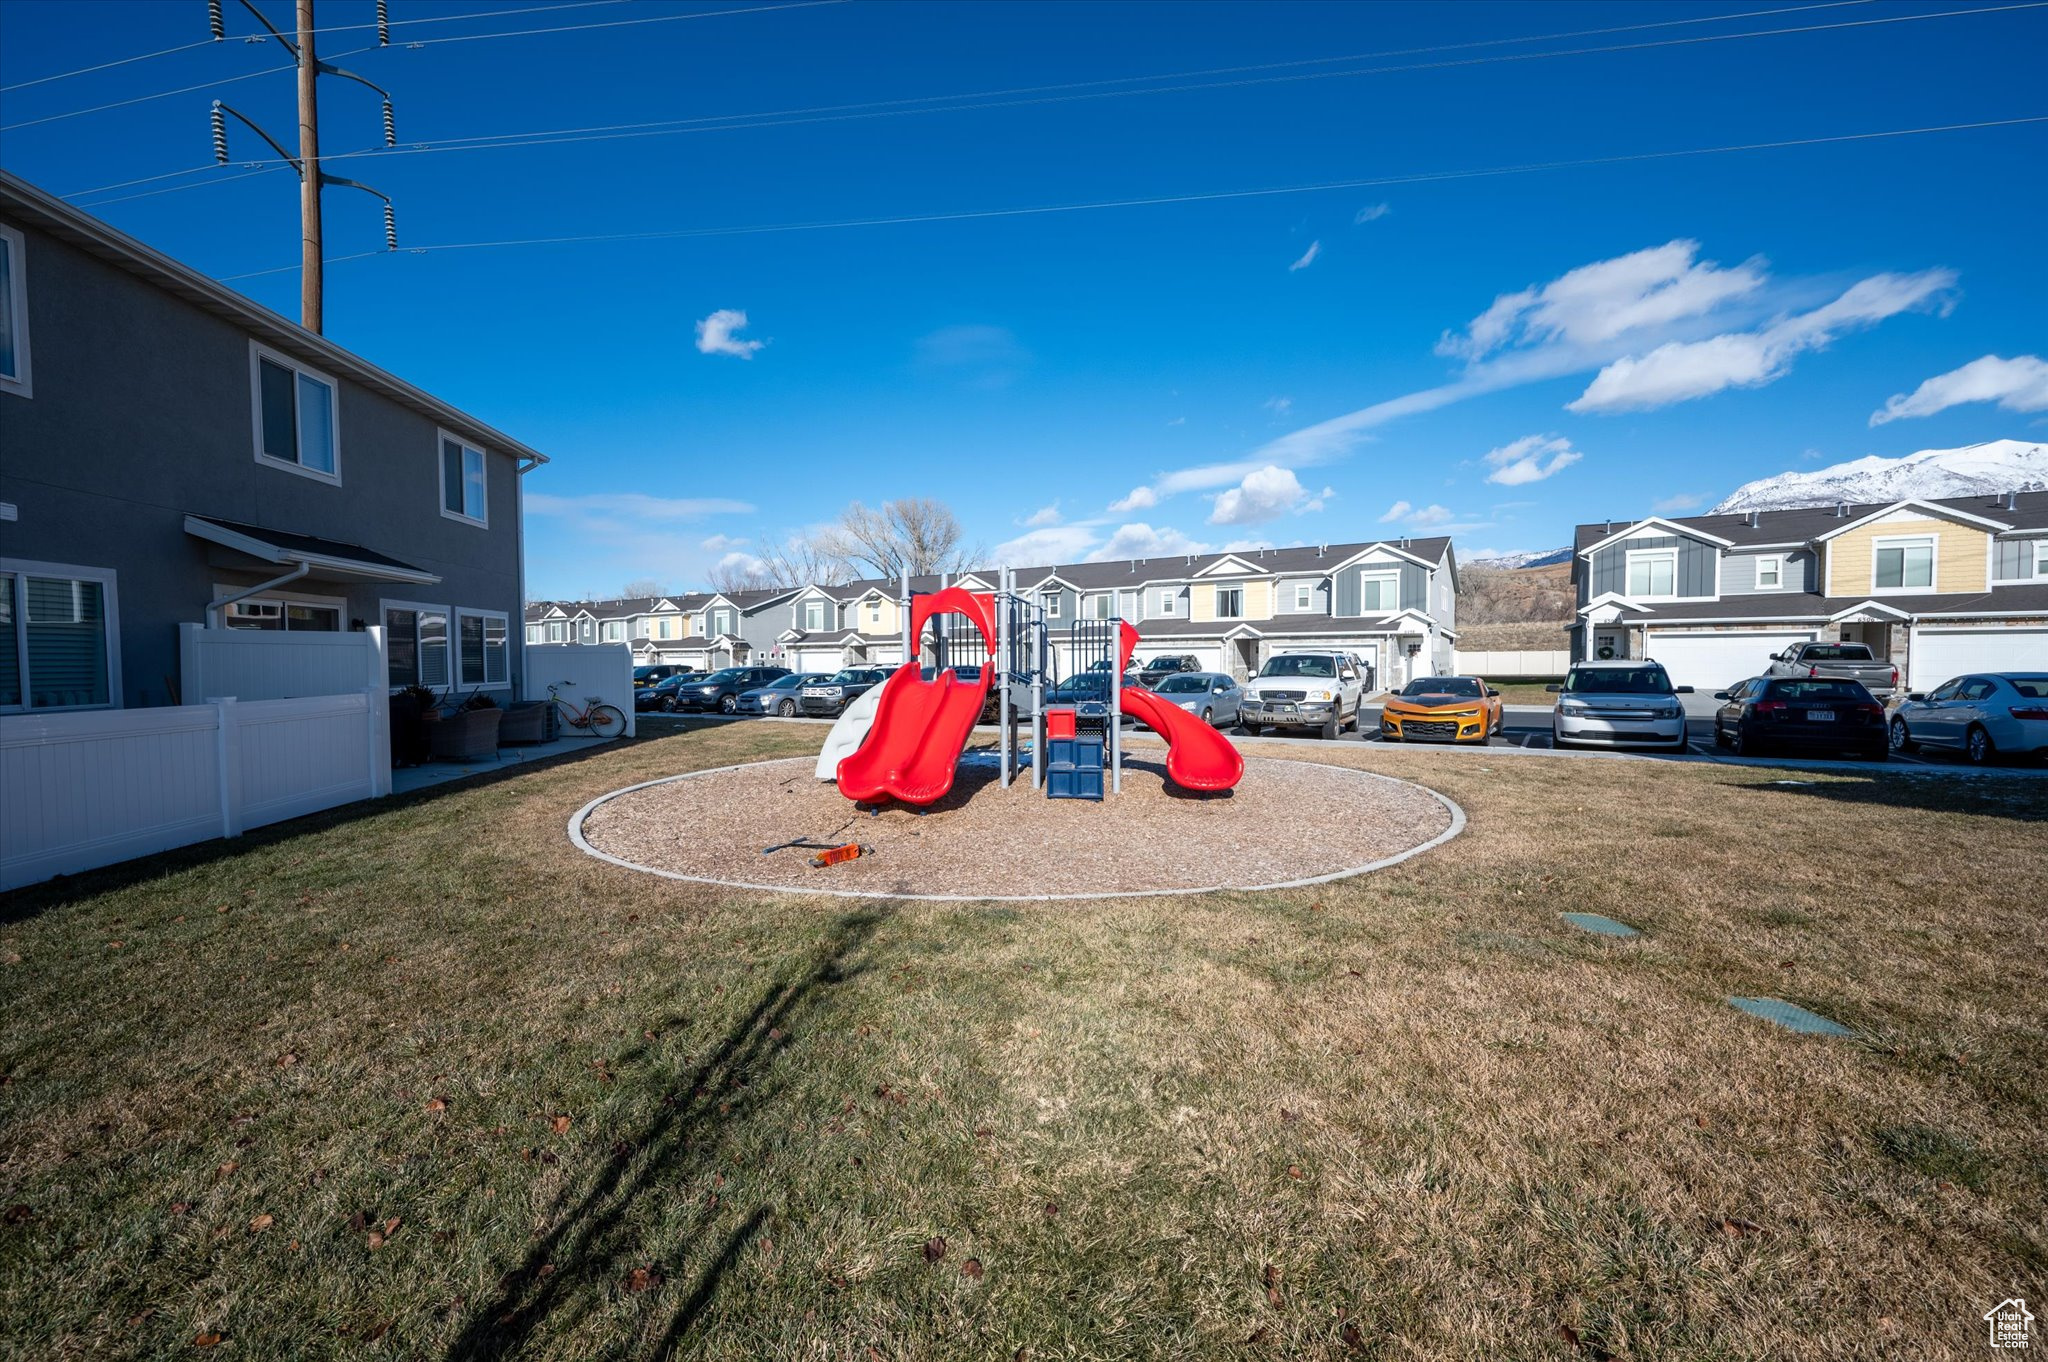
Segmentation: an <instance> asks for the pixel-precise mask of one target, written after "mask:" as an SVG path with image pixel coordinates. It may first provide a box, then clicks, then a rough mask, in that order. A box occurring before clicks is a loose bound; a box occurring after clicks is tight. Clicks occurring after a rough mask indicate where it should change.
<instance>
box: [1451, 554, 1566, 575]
mask: <svg viewBox="0 0 2048 1362" xmlns="http://www.w3.org/2000/svg"><path fill="white" fill-rule="evenodd" d="M1571 556H1572V551H1571V550H1570V549H1539V550H1537V551H1535V552H1533V553H1503V554H1501V555H1500V556H1499V557H1498V558H1474V559H1473V560H1472V561H1471V562H1469V563H1467V564H1465V566H1466V567H1476V568H1492V569H1493V570H1494V571H1496V572H1512V571H1514V570H1515V569H1516V568H1532V567H1549V566H1550V565H1551V564H1552V563H1568V562H1570V561H1571Z"/></svg>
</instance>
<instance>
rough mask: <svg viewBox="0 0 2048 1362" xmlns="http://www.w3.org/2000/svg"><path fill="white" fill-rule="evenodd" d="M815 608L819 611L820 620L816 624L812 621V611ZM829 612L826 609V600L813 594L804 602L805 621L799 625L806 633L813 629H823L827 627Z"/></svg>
mask: <svg viewBox="0 0 2048 1362" xmlns="http://www.w3.org/2000/svg"><path fill="white" fill-rule="evenodd" d="M814 610H815V611H816V612H817V617H818V622H817V623H816V624H813V623H811V612H812V611H814ZM827 613H828V612H827V611H826V609H825V602H823V601H821V600H819V599H818V598H817V597H815V596H813V597H812V598H811V599H810V600H807V601H805V602H804V603H803V623H802V624H801V625H800V626H798V627H800V628H801V629H803V630H804V632H806V633H809V632H810V631H811V630H813V629H823V628H824V627H825V620H826V616H827Z"/></svg>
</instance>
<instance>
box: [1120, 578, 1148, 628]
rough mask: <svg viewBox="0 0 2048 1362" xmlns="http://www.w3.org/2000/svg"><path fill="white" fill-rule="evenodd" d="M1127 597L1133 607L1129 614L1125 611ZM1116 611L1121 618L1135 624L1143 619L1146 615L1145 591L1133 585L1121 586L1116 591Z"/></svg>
mask: <svg viewBox="0 0 2048 1362" xmlns="http://www.w3.org/2000/svg"><path fill="white" fill-rule="evenodd" d="M1126 598H1128V601H1129V604H1130V607H1131V613H1130V614H1128V615H1126V614H1125V613H1124V605H1125V602H1126ZM1116 613H1117V617H1118V618H1119V619H1127V620H1129V621H1130V622H1131V623H1133V624H1136V623H1137V622H1138V621H1140V620H1142V619H1143V618H1144V617H1145V593H1144V592H1142V591H1139V590H1136V589H1135V588H1132V587H1121V588H1119V589H1118V590H1117V593H1116Z"/></svg>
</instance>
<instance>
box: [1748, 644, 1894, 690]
mask: <svg viewBox="0 0 2048 1362" xmlns="http://www.w3.org/2000/svg"><path fill="white" fill-rule="evenodd" d="M1764 675H1765V676H1804V677H1808V678H1815V677H1825V678H1830V679H1833V680H1836V681H1855V682H1859V683H1860V684H1861V685H1862V686H1863V688H1864V689H1865V690H1867V691H1869V692H1870V693H1871V694H1872V695H1875V696H1877V697H1878V698H1879V699H1880V700H1883V699H1889V698H1890V697H1891V695H1892V693H1893V692H1894V691H1896V690H1898V688H1899V669H1898V668H1897V667H1894V666H1893V665H1892V664H1891V663H1889V662H1884V661H1880V660H1879V659H1878V657H1877V656H1876V655H1875V654H1874V653H1872V652H1871V651H1870V649H1869V648H1867V647H1865V646H1864V645H1863V644H1861V643H1801V644H1798V645H1796V646H1794V647H1791V648H1787V649H1786V650H1785V651H1784V652H1782V653H1772V654H1771V665H1770V666H1769V667H1768V668H1766V669H1765V671H1764Z"/></svg>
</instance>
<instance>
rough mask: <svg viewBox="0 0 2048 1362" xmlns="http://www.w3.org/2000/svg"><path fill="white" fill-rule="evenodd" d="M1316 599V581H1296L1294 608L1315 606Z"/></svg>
mask: <svg viewBox="0 0 2048 1362" xmlns="http://www.w3.org/2000/svg"><path fill="white" fill-rule="evenodd" d="M1315 600H1316V588H1315V583H1313V582H1296V583H1295V584H1294V608H1295V609H1296V610H1309V609H1312V608H1314V606H1315Z"/></svg>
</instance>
